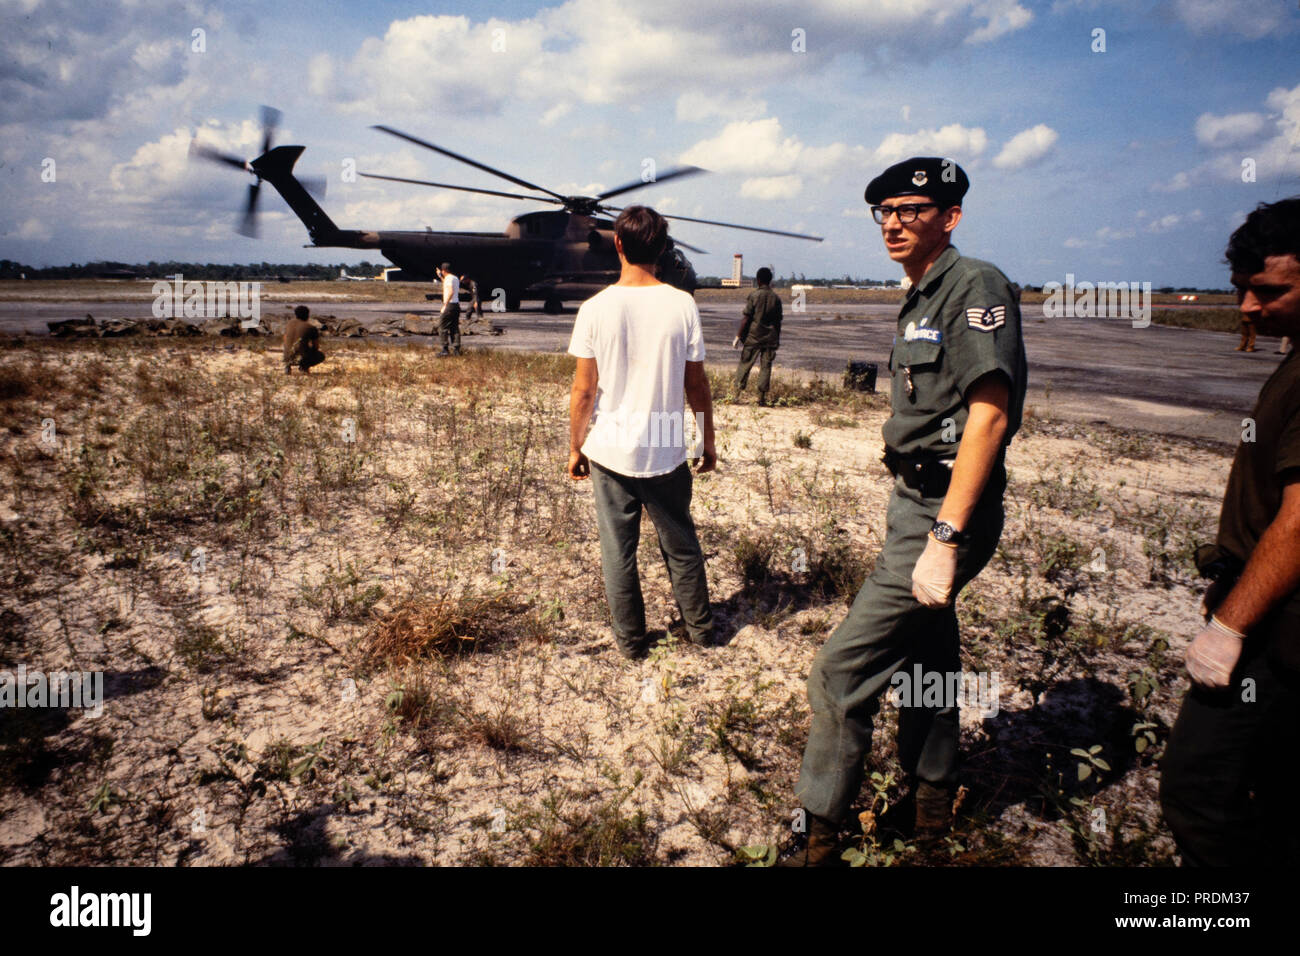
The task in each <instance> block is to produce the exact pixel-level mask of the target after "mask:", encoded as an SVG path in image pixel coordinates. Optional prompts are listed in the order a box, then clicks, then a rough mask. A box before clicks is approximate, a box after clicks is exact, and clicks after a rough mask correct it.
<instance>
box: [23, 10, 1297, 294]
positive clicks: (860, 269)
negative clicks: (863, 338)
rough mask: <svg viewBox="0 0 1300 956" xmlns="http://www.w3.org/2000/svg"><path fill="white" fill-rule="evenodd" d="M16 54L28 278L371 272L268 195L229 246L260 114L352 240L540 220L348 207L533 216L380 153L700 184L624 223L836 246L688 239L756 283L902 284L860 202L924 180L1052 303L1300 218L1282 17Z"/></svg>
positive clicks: (930, 23) (143, 27) (52, 24)
mask: <svg viewBox="0 0 1300 956" xmlns="http://www.w3.org/2000/svg"><path fill="white" fill-rule="evenodd" d="M0 27H2V29H0V257H2V258H9V259H17V260H19V261H22V262H27V263H31V264H34V265H48V264H57V263H64V262H69V261H87V260H93V259H117V260H124V261H147V260H150V259H157V260H162V259H179V260H200V261H216V262H246V261H263V260H266V261H272V262H275V261H304V260H307V261H360V259H362V258H364V257H366V255H367V254H360V253H357V252H355V251H352V250H339V249H320V250H315V249H304V248H303V245H304V244H305V243H306V241H307V236H306V231H305V230H304V229H303V228H302V226H301V224H300V223H299V222H298V221H297V219H296V218H294V217H293V216H292V214H290V213H289V212H288V210H287V209H286V208H285V206H284V204H283V202H282V201H281V200H280V199H279V197H278V196H275V195H274V194H272V193H271V191H270V190H269V189H268V190H267V194H266V195H264V196H263V200H264V202H263V206H264V208H265V210H266V215H265V216H264V217H263V231H262V238H260V239H258V240H250V239H246V238H244V237H242V236H239V235H238V234H236V233H235V231H234V227H235V224H236V222H237V220H238V209H239V206H240V204H241V203H242V201H243V196H244V191H245V189H246V184H247V182H248V181H249V179H248V177H246V176H245V175H244V174H241V173H239V172H238V171H236V170H227V169H223V168H216V167H208V166H199V165H194V164H191V163H189V162H188V160H187V149H188V146H189V143H190V140H191V138H192V137H194V136H197V137H198V138H199V139H200V140H202V141H203V142H206V143H209V144H211V145H213V146H217V147H219V148H223V149H226V150H228V151H230V152H234V153H237V154H239V155H244V156H248V157H250V158H251V157H252V156H253V155H254V154H255V153H256V151H257V141H258V136H259V134H258V130H257V123H256V117H257V112H258V106H259V104H262V103H270V104H272V105H274V106H276V107H279V108H280V109H281V110H283V112H284V123H283V126H282V128H281V130H280V133H279V136H278V140H277V141H278V142H279V143H281V144H285V143H300V144H302V145H305V146H306V147H307V151H306V153H305V154H304V156H303V159H302V161H301V162H300V164H299V169H300V170H301V171H302V172H304V173H308V174H314V175H323V176H325V177H326V178H327V181H328V191H327V194H326V197H325V199H324V201H323V205H324V207H325V209H326V211H327V212H329V213H330V215H331V216H332V217H333V218H334V220H335V222H337V223H338V224H339V225H340V226H342V227H345V228H368V229H393V228H398V229H400V228H408V229H409V228H414V229H420V228H424V227H425V226H429V227H432V228H433V229H435V230H440V229H474V230H485V231H486V230H500V229H502V228H503V227H504V226H505V224H506V222H507V221H508V220H509V219H510V217H512V216H514V215H518V214H519V213H521V212H525V211H528V210H530V209H533V208H541V207H540V206H536V207H535V206H532V205H531V204H528V203H521V202H515V201H511V200H507V199H494V198H490V197H486V196H473V195H471V194H464V193H454V192H446V191H436V190H430V189H422V188H420V187H415V186H403V185H399V184H392V183H377V182H373V181H367V180H364V179H362V180H357V181H355V182H347V181H345V180H344V177H343V176H342V175H341V173H342V170H343V168H344V163H345V161H347V160H352V161H355V164H356V167H357V168H358V169H361V170H364V171H372V172H382V173H389V174H393V175H400V176H410V177H416V178H426V179H435V180H439V181H443V182H455V183H462V184H464V185H470V186H483V187H487V188H505V189H512V188H513V187H510V186H508V185H506V184H505V183H503V182H502V181H500V180H496V179H493V178H492V177H490V176H488V175H486V174H484V173H482V172H480V171H477V170H474V169H470V168H468V167H464V166H460V165H459V164H457V163H454V162H453V161H451V160H449V159H446V158H444V157H440V156H437V155H435V154H432V153H426V152H424V151H421V150H417V149H415V148H414V147H410V146H408V145H406V144H404V143H401V142H400V141H398V140H394V139H390V138H388V137H385V136H383V135H382V134H380V133H378V132H375V131H373V130H371V129H369V126H370V125H371V124H373V123H385V124H387V125H390V126H394V127H397V128H400V129H405V130H408V131H410V132H412V133H414V134H416V135H418V136H421V137H423V138H425V139H429V140H432V141H434V142H437V143H440V144H442V145H444V146H446V147H448V148H450V149H452V150H455V151H457V152H461V153H464V154H466V155H469V156H471V157H474V158H476V159H480V160H482V161H484V162H487V163H489V164H492V165H495V166H498V167H500V168H503V169H505V170H508V171H510V172H512V173H515V174H517V175H519V176H522V177H523V178H525V179H529V180H531V181H533V182H536V183H540V184H542V185H545V186H547V187H550V188H552V189H555V190H557V191H560V192H564V193H593V192H598V191H600V190H601V189H603V188H610V187H613V186H615V185H619V184H621V183H624V182H627V181H629V180H633V179H637V178H639V176H640V173H641V169H642V164H643V161H644V160H646V159H652V160H653V161H654V162H655V164H656V166H657V167H658V168H659V169H664V168H666V167H668V166H671V165H674V164H677V163H680V162H693V163H695V164H697V165H700V166H704V167H706V168H709V169H711V170H713V172H712V173H711V175H708V176H699V177H695V178H693V179H689V180H684V181H679V182H672V183H665V184H663V185H661V186H657V187H652V188H647V189H646V190H644V191H643V192H639V193H636V194H633V195H632V196H628V197H622V198H621V200H620V201H624V202H626V201H632V199H633V198H635V200H636V201H643V202H646V203H649V204H651V205H654V206H656V207H657V208H659V209H660V210H661V211H663V212H667V213H678V214H681V215H686V216H696V217H703V218H710V219H724V220H730V221H734V222H743V223H752V224H756V225H767V226H772V227H775V228H781V229H792V230H796V231H807V232H814V233H817V234H820V235H824V236H826V237H827V238H826V242H824V243H821V244H813V243H804V242H798V241H795V240H786V239H777V238H772V237H765V236H759V235H755V234H752V233H743V232H734V231H728V230H722V229H717V228H713V227H707V226H696V225H691V224H686V223H679V224H677V225H675V226H674V234H676V235H679V236H680V237H681V238H682V239H684V240H685V241H687V242H689V243H691V244H693V245H696V246H700V247H702V248H705V249H707V250H709V254H707V255H698V254H692V256H691V258H692V260H693V261H694V262H695V264H696V267H697V269H698V270H699V271H700V273H701V274H715V275H721V274H726V273H727V272H728V271H729V268H730V258H731V254H732V253H734V252H742V253H744V254H745V257H746V271H747V272H752V271H753V269H754V268H756V266H757V265H758V264H761V263H770V264H771V265H772V266H773V267H774V268H775V270H776V271H777V272H778V274H789V273H792V272H793V273H805V274H807V275H810V276H812V275H828V276H838V275H844V274H851V275H855V276H869V277H873V278H877V279H881V278H897V277H898V276H899V275H900V272H899V269H898V267H897V266H896V265H894V264H893V263H891V262H890V261H889V259H888V257H887V256H885V254H884V251H883V249H882V247H881V244H880V239H879V231H878V229H877V227H876V226H875V225H874V224H873V223H872V222H871V221H870V219H869V218H867V210H866V206H865V204H864V203H863V201H862V190H863V188H864V186H865V185H866V182H867V181H868V180H869V179H870V178H871V177H872V176H874V175H875V174H876V173H877V172H879V171H880V170H881V169H882V168H884V167H885V166H886V165H888V164H889V163H890V162H893V161H895V160H897V159H902V158H905V157H906V156H909V155H917V154H920V155H943V156H950V157H952V158H954V159H956V160H957V161H958V162H959V163H961V164H962V166H963V167H964V168H965V169H966V171H967V172H968V174H969V175H970V178H971V181H972V188H971V192H970V194H969V195H968V197H967V201H966V203H965V218H964V219H963V221H962V223H961V225H960V226H959V227H958V230H957V233H956V237H955V238H956V242H957V244H958V245H959V246H960V248H961V249H962V251H963V252H965V253H966V254H968V255H975V256H978V257H980V258H984V259H988V260H990V261H992V262H994V263H996V264H997V265H999V266H1000V267H1001V268H1002V269H1003V270H1004V271H1005V272H1007V273H1008V275H1010V276H1011V277H1012V278H1013V279H1016V280H1018V281H1020V282H1023V283H1032V284H1039V283H1042V282H1046V281H1064V278H1065V276H1066V274H1068V273H1072V274H1074V275H1075V276H1076V277H1078V278H1080V279H1090V280H1094V281H1097V280H1106V281H1149V282H1151V283H1153V285H1155V286H1157V287H1159V286H1162V285H1196V286H1224V285H1226V272H1225V268H1224V266H1223V264H1222V262H1221V258H1222V251H1223V246H1224V243H1225V241H1226V238H1227V236H1228V233H1229V232H1230V231H1231V229H1232V228H1234V227H1235V225H1237V224H1238V223H1239V222H1240V221H1241V219H1242V218H1243V217H1244V216H1245V214H1246V212H1248V211H1249V210H1250V209H1251V208H1252V207H1253V206H1254V205H1255V204H1256V203H1259V202H1267V201H1272V200H1275V199H1278V198H1281V197H1283V196H1288V195H1295V194H1298V193H1300V65H1297V60H1296V56H1295V51H1296V49H1297V40H1298V39H1300V10H1297V5H1296V4H1294V3H1291V2H1289V0H1156V2H1148V0H1131V2H1111V0H1057V2H1043V3H1035V2H1029V0H1020V2H1017V0H880V2H844V0H822V2H807V3H799V2H777V0H752V2H750V3H747V4H744V5H739V4H731V3H719V2H711V0H657V2H655V3H652V4H646V3H633V2H629V0H570V2H566V3H553V4H550V5H541V4H536V3H523V2H501V3H492V4H478V3H475V4H468V3H461V4H453V3H418V4H417V3H405V2H403V3H383V2H371V3H366V4H357V5H354V6H347V7H344V8H342V9H339V8H336V7H326V6H322V5H319V4H314V3H307V2H299V0H292V2H288V3H279V4H276V5H274V6H273V7H272V6H271V5H264V4H252V3H201V2H189V3H182V4H174V3H167V4H164V3H145V2H124V0H116V2H114V0H108V2H102V3H96V4H95V5H94V6H93V7H90V8H87V7H86V6H85V5H82V4H79V3H76V2H73V0H56V2H36V0H0ZM195 29H202V30H203V31H204V41H205V43H204V46H205V49H203V50H202V51H201V52H196V51H195V50H193V49H192V32H193V31H194V30H195ZM1098 29H1101V30H1104V31H1105V38H1104V39H1105V52H1094V50H1093V46H1094V45H1095V43H1096V41H1095V39H1094V31H1095V30H1098ZM794 31H803V37H804V52H796V51H795V50H794V49H793V48H792V47H793V46H794V45H795V44H794V39H793V38H792V34H793V32H794ZM494 41H495V46H496V47H497V49H495V50H494ZM502 46H504V49H501V47H502ZM46 159H53V160H54V162H55V170H56V175H55V179H54V181H53V182H44V181H42V175H41V174H42V169H43V166H42V164H43V162H44V160H46ZM1246 160H1250V161H1251V162H1252V163H1253V166H1254V181H1253V182H1244V181H1243V177H1242V168H1243V167H1242V164H1243V162H1244V161H1246ZM368 255H370V256H371V257H373V254H368Z"/></svg>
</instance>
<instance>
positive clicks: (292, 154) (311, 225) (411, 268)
mask: <svg viewBox="0 0 1300 956" xmlns="http://www.w3.org/2000/svg"><path fill="white" fill-rule="evenodd" d="M280 115H281V114H280V111H279V110H275V109H272V108H270V107H263V108H262V128H263V135H262V154H261V155H260V156H258V157H257V158H256V159H251V160H244V159H240V158H239V157H237V156H231V155H229V154H226V153H222V152H219V151H217V150H215V149H213V148H212V147H209V146H205V145H202V144H199V143H197V142H192V143H191V145H190V154H191V155H192V156H198V157H200V158H202V159H206V160H210V161H213V162H217V163H221V164H223V165H227V166H233V167H236V168H239V169H242V170H245V171H246V172H249V173H252V174H253V175H254V176H256V177H257V181H256V182H255V183H253V184H252V185H250V187H249V194H248V202H247V204H246V207H245V211H244V217H243V220H242V222H241V224H240V227H239V231H240V232H241V233H242V234H244V235H249V236H255V235H256V234H257V226H256V223H257V219H256V217H257V204H258V196H259V192H260V187H261V184H262V181H263V180H265V181H266V182H268V183H270V184H271V185H272V186H273V187H275V189H276V191H277V192H278V193H279V194H280V195H281V196H282V197H283V198H284V201H285V202H286V203H288V205H289V208H290V209H292V210H293V211H294V213H295V214H296V215H297V216H298V218H299V219H301V220H302V222H303V225H305V226H306V227H307V233H308V235H309V236H310V237H311V242H312V245H313V246H316V247H335V248H345V249H378V250H379V252H380V253H381V254H382V255H383V256H384V257H385V258H387V259H388V260H389V261H390V262H392V263H393V264H394V265H395V266H398V267H399V268H401V270H402V271H403V272H404V273H406V274H407V275H408V276H412V277H414V278H416V279H417V280H420V279H427V280H430V281H432V280H433V279H434V276H435V269H436V268H437V266H438V265H439V263H441V262H443V261H448V262H450V263H451V264H452V267H453V268H454V269H455V270H456V272H457V273H458V274H460V275H469V276H473V277H474V279H475V280H476V281H477V282H478V286H479V289H480V290H481V292H480V294H481V295H482V296H483V298H484V299H486V300H488V301H491V300H492V299H493V298H498V299H502V300H503V304H504V306H505V308H506V309H507V310H508V311H515V310H517V309H518V308H519V305H520V303H521V302H523V301H524V300H541V301H542V303H543V308H544V310H545V311H546V312H548V313H557V312H560V311H562V310H563V308H564V302H565V300H571V301H580V300H583V299H586V298H588V297H590V296H592V295H594V294H595V293H596V292H598V291H600V290H601V289H602V288H604V287H605V286H607V285H609V284H611V283H613V282H616V281H617V280H618V275H619V262H618V254H617V253H616V252H615V250H614V221H613V219H612V218H610V217H611V216H612V215H617V214H618V212H619V211H620V208H619V207H616V206H610V205H608V204H607V203H606V200H608V199H611V198H613V197H614V196H621V195H624V194H626V193H630V192H632V191H633V190H637V189H643V188H645V187H647V186H654V185H657V184H659V183H664V182H668V181H670V180H673V179H679V178H682V177H685V176H693V175H696V174H698V173H703V172H707V170H704V169H701V168H700V167H698V166H678V167H674V168H672V169H669V170H666V171H664V172H662V173H659V174H658V175H655V176H653V177H652V178H648V179H641V180H636V181H634V182H630V183H626V184H625V185H622V186H619V187H617V188H615V189H609V190H606V191H605V192H603V193H600V194H599V195H596V196H564V195H561V194H560V193H557V192H555V191H553V190H550V189H547V188H546V187H544V186H538V185H536V184H534V183H530V182H529V181H527V180H526V179H521V178H519V177H518V176H512V175H511V174H509V173H507V172H503V171H502V170H499V169H494V168H493V167H491V166H488V165H486V164H485V163H480V162H478V161H476V160H473V159H470V158H469V157H468V156H462V155H460V154H459V153H454V152H452V151H451V150H449V149H444V148H443V147H441V146H436V145H434V144H433V143H430V142H427V141H425V140H423V139H419V138H418V137H415V136H412V135H410V134H409V133H404V132H401V131H400V130H396V129H392V128H391V127H388V126H374V127H372V129H377V130H379V131H380V132H383V133H386V134H388V135H390V136H395V137H397V138H399V139H403V140H405V141H406V142H409V143H412V144H414V145H416V146H420V147H423V148H425V149H429V150H432V151H433V152H436V153H440V154H442V155H444V156H447V157H449V158H451V159H454V160H456V161H458V162H461V163H465V164H466V165H469V166H473V167H474V168H476V169H480V170H482V171H484V172H487V173H490V174H492V175H493V176H497V177H499V178H501V179H504V180H507V181H508V182H511V183H513V184H515V185H516V186H521V187H523V188H524V189H531V190H534V191H535V192H536V193H540V194H542V195H532V196H529V195H524V194H522V193H515V192H504V191H501V190H496V189H482V188H478V187H474V186H458V185H453V184H451V183H440V182H431V181H429V180H423V179H407V178H404V177H400V176H386V175H382V174H379V173H361V174H360V175H362V176H364V177H366V178H368V179H381V180H388V181H390V182H400V183H409V184H413V185H419V186H432V187H436V188H439V189H454V190H459V191H461V192H471V193H481V194H484V195H488V196H501V197H504V198H508V199H518V200H525V201H531V202H543V203H550V204H552V205H555V206H558V207H559V208H558V209H550V210H540V211H537V212H528V213H524V214H523V215H521V216H516V217H515V218H514V219H512V220H511V221H510V222H509V224H508V225H507V226H506V228H505V231H504V232H433V231H432V230H428V231H425V232H416V231H375V230H361V229H340V228H339V227H338V226H336V225H335V224H334V222H333V220H331V219H330V218H329V216H328V215H326V214H325V211H324V210H323V209H321V207H320V205H319V204H318V203H317V202H316V200H315V199H313V198H312V195H311V192H313V191H315V192H319V191H320V190H319V189H318V188H317V185H316V184H315V183H313V182H310V181H308V180H306V179H301V180H300V179H299V178H297V177H295V176H294V173H293V168H294V165H295V164H296V163H297V162H298V159H299V157H301V156H302V153H303V151H304V149H305V147H303V146H276V147H274V148H272V146H271V142H272V140H273V138H274V133H275V128H276V126H277V125H278V123H279V120H280ZM308 187H311V188H310V189H309V188H308ZM664 218H666V219H673V220H678V221H681V222H694V223H701V224H704V225H709V226H723V227H725V228H728V229H744V230H747V231H749V232H760V233H767V234H769V235H776V236H785V237H788V238H792V239H807V240H810V241H813V242H821V241H822V237H820V236H810V235H805V234H803V233H798V232H786V231H782V230H779V229H766V228H761V227H758V226H745V225H740V224H738V223H732V222H719V221H717V220H713V219H693V218H691V217H689V216H672V215H666V216H665V217H664ZM682 249H689V250H690V251H692V252H699V253H704V250H702V249H698V248H696V247H695V246H692V245H688V244H687V243H685V242H682V241H681V240H674V239H673V238H671V237H670V239H669V247H668V248H667V249H666V250H665V251H664V255H663V258H662V259H661V260H660V262H659V264H658V265H659V276H660V278H661V279H662V280H663V281H665V282H668V283H671V284H672V285H674V286H677V287H678V288H680V289H685V290H686V291H687V292H691V293H694V291H695V288H696V276H695V269H694V267H693V266H692V265H691V263H690V260H688V259H687V258H686V256H685V255H684V254H683V253H682V251H681V250H682Z"/></svg>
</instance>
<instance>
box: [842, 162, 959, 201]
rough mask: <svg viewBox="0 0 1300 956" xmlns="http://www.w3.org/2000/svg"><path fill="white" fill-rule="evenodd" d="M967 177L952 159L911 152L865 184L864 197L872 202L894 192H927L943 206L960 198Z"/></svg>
mask: <svg viewBox="0 0 1300 956" xmlns="http://www.w3.org/2000/svg"><path fill="white" fill-rule="evenodd" d="M968 189H970V180H969V179H968V178H967V177H966V172H965V170H963V169H962V168H961V167H960V166H958V165H957V164H956V163H955V162H953V161H952V160H951V159H943V158H941V157H938V156H913V157H912V158H911V159H905V160H903V161H902V162H901V163H895V164H894V165H893V166H890V167H889V168H888V169H886V170H885V171H884V172H883V173H881V174H880V175H879V176H877V177H876V178H875V179H873V180H871V182H869V183H868V184H867V191H866V199H867V202H868V203H870V204H871V205H873V206H875V205H879V203H880V202H881V201H882V200H885V199H890V198H892V197H894V196H929V197H930V198H931V199H932V200H934V201H935V202H937V203H939V204H940V205H942V206H955V205H957V204H959V203H960V202H961V199H962V197H963V196H965V195H966V190H968Z"/></svg>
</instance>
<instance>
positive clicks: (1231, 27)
mask: <svg viewBox="0 0 1300 956" xmlns="http://www.w3.org/2000/svg"><path fill="white" fill-rule="evenodd" d="M1294 7H1295V4H1293V3H1289V2H1287V0H1173V8H1174V13H1175V14H1176V15H1177V17H1178V18H1179V19H1180V20H1182V21H1183V23H1185V24H1186V25H1187V26H1188V27H1189V28H1190V29H1191V30H1193V31H1194V32H1196V33H1204V34H1208V35H1210V36H1222V35H1223V34H1225V33H1228V34H1232V33H1235V34H1237V35H1239V36H1243V37H1245V38H1246V39H1248V40H1258V39H1260V38H1261V37H1266V36H1269V35H1271V34H1275V33H1280V32H1284V31H1287V30H1288V29H1290V28H1293V27H1294V26H1295V22H1296V21H1295V18H1294V17H1293V16H1292V12H1291V11H1292V9H1293V8H1294Z"/></svg>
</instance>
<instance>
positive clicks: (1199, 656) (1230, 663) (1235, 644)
mask: <svg viewBox="0 0 1300 956" xmlns="http://www.w3.org/2000/svg"><path fill="white" fill-rule="evenodd" d="M1244 638H1245V635H1244V634H1239V633H1238V632H1236V631H1234V630H1233V629H1232V628H1230V627H1228V626H1227V625H1225V624H1220V623H1219V619H1218V618H1217V617H1212V618H1210V623H1209V624H1207V625H1205V627H1204V628H1203V629H1202V630H1201V633H1199V634H1197V635H1196V638H1195V639H1194V640H1193V641H1192V643H1191V644H1189V645H1188V647H1187V657H1186V662H1187V673H1188V675H1189V676H1190V677H1191V678H1192V680H1193V681H1194V682H1196V683H1197V684H1200V685H1201V686H1202V687H1208V688H1210V689H1212V690H1221V689H1222V688H1224V687H1227V686H1228V680H1229V679H1230V678H1231V677H1232V671H1233V669H1234V668H1235V667H1236V666H1237V661H1238V660H1239V659H1240V657H1241V642H1242V640H1243V639H1244Z"/></svg>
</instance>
